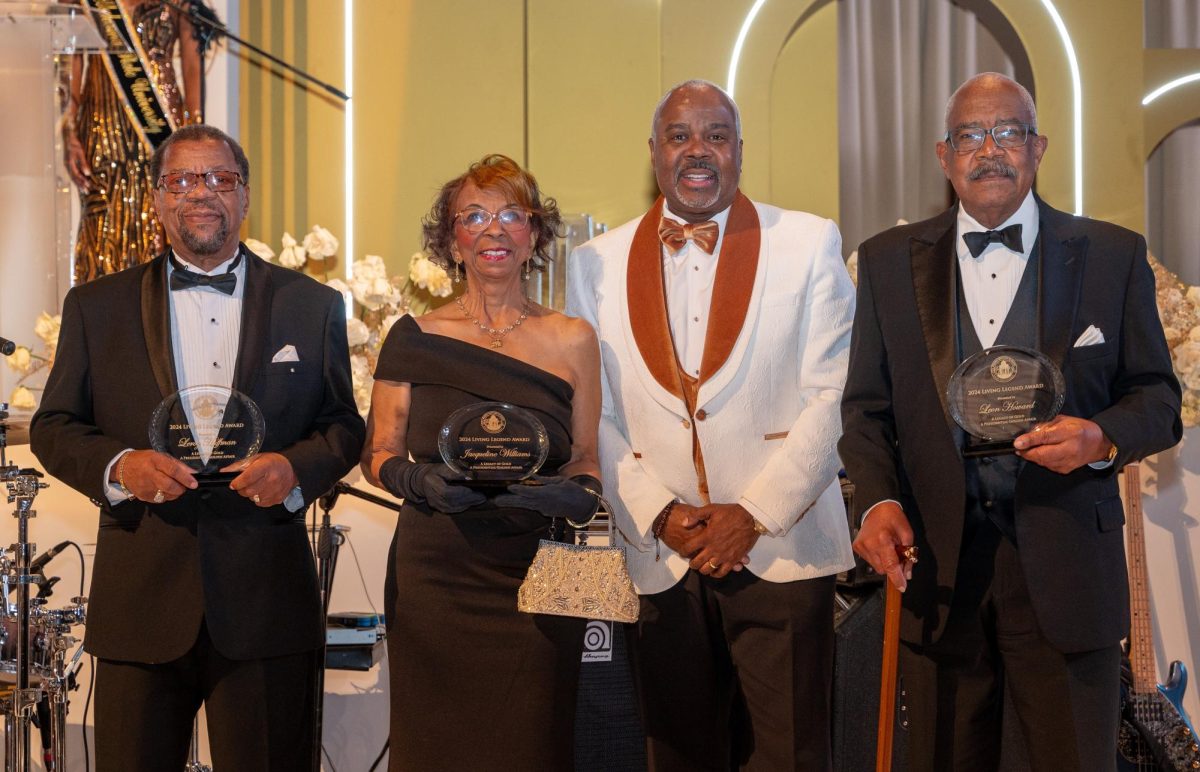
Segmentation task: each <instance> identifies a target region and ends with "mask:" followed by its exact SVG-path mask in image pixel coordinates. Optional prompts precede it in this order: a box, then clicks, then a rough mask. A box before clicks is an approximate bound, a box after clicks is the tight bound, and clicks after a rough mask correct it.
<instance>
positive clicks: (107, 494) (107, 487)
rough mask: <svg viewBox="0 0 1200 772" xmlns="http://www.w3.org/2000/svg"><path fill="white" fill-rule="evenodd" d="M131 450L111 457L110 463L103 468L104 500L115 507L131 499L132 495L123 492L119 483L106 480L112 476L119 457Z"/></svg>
mask: <svg viewBox="0 0 1200 772" xmlns="http://www.w3.org/2000/svg"><path fill="white" fill-rule="evenodd" d="M131 450H133V448H125V450H122V451H121V452H120V453H118V454H117V455H115V456H113V458H112V461H109V462H108V466H106V467H104V498H106V499H108V503H109V504H112V505H113V506H116V505H117V504H121V503H123V502H126V501H129V500H130V499H132V498H133V494H132V493H130V492H129V491H127V490H125V488H123V487H122V486H121V485H120V483H115V482H111V481H110V480H109V479H108V478H109V475H111V474H112V468H113V464H115V463H117V462H118V461H120V460H121V456H123V455H125V454H126V453H128V452H129V451H131Z"/></svg>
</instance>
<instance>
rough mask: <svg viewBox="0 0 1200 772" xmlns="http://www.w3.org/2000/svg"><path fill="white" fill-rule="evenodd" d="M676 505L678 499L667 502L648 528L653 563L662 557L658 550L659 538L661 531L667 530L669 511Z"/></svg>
mask: <svg viewBox="0 0 1200 772" xmlns="http://www.w3.org/2000/svg"><path fill="white" fill-rule="evenodd" d="M678 503H679V499H671V500H670V501H668V502H667V505H666V506H665V507H663V508H662V510H660V511H659V513H658V515H657V516H656V517H655V518H654V524H653V525H651V526H650V535H651V536H653V537H654V562H655V563H657V562H658V561H659V560H660V559H661V557H662V554H661V552H662V551H661V549H660V548H659V545H660V541H659V537H660V536H662V532H663V531H665V530H667V519H668V518H670V517H671V510H672V509H674V508H675V505H676V504H678Z"/></svg>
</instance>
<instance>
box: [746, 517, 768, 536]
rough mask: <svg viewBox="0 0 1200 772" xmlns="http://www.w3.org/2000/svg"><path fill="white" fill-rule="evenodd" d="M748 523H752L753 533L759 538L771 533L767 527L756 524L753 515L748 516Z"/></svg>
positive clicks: (756, 519) (756, 520) (755, 518)
mask: <svg viewBox="0 0 1200 772" xmlns="http://www.w3.org/2000/svg"><path fill="white" fill-rule="evenodd" d="M750 522H752V523H754V532H755V533H756V534H758V535H759V536H769V535H770V533H771V532H770V531H768V530H767V527H766V526H765V525H763V524H762V523H760V522H758V518H757V517H755V516H754V515H751V516H750Z"/></svg>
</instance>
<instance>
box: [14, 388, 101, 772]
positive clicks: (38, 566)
mask: <svg viewBox="0 0 1200 772" xmlns="http://www.w3.org/2000/svg"><path fill="white" fill-rule="evenodd" d="M7 407H8V406H7V405H5V404H0V482H3V483H4V485H5V488H6V489H7V492H8V495H7V500H8V503H10V504H15V505H16V508H15V509H14V511H13V517H15V518H16V519H17V541H16V542H15V543H13V544H12V545H11V546H10V547H9V548H8V549H7V550H6V551H5V552H6V553H8V554H10V555H11V557H8V556H7V555H4V556H0V591H3V593H4V594H3V598H2V603H0V606H2V609H0V616H2V617H3V619H4V621H5V622H6V623H11V625H10V626H9V627H6V628H5V630H4V634H3V636H0V641H3V643H4V644H6V648H7V645H8V644H10V642H9V634H10V632H11V634H12V641H11V651H12V652H13V656H14V660H15V662H14V664H13V666H12V668H11V671H12V675H13V678H14V683H13V686H12V689H11V691H10V692H9V693H8V694H7V695H5V696H3V698H2V699H0V711H2V712H4V714H5V716H4V729H5V737H4V745H5V756H4V770H5V772H29V769H30V761H31V748H30V725H31V723H33V720H34V716H35V715H36V713H37V711H38V708H39V704H42V705H43V706H42V714H43V722H42V723H43V727H42V728H43V731H48V734H49V742H48V743H46V744H47V747H48V750H47V751H46V754H45V768H46V769H47V770H53V769H64V768H65V762H66V735H65V730H66V726H67V723H66V711H67V702H68V699H67V692H68V691H69V690H70V689H71V688H73V685H74V683H75V679H74V677H75V673H76V672H77V671H78V669H79V666H80V665H79V658H80V656H81V655H82V651H83V650H82V647H80V648H78V649H77V650H76V652H75V654H74V655H73V656H72V657H70V659H69V660H68V657H67V652H68V650H69V649H70V648H71V647H72V646H73V645H75V644H76V643H77V641H76V639H75V638H74V637H73V636H71V635H70V631H71V627H72V626H73V625H79V624H84V622H85V617H86V613H85V610H84V606H85V604H86V603H87V599H86V598H83V597H76V598H72V600H71V603H72V605H71V606H69V607H68V608H65V609H47V608H46V607H45V606H46V599H45V598H44V597H39V598H31V597H30V595H29V587H30V585H40V586H41V587H42V588H43V589H45V588H47V586H48V585H52V584H53V582H48V581H47V580H46V578H45V577H44V576H43V575H42V574H41V571H42V568H43V567H44V565H45V563H46V562H47V561H48V560H49V558H50V557H53V555H51V554H50V553H47V555H46V556H43V558H40V559H39V560H38V561H34V560H33V556H34V552H35V551H36V549H37V545H35V544H34V543H32V542H31V541H29V521H30V520H32V519H33V518H34V517H36V516H37V512H36V511H35V510H34V509H33V501H34V499H35V498H36V497H37V493H38V491H39V490H41V489H43V488H46V487H48V485H47V483H44V482H41V481H40V478H41V477H42V476H43V475H42V473H41V472H39V471H37V470H36V469H19V468H17V467H16V466H15V465H10V464H8V463H7V459H6V457H5V447H6V446H7V445H8V443H9V441H10V440H11V439H13V437H12V435H11V434H10V432H12V431H13V430H14V428H15V429H18V430H20V431H23V432H25V433H24V434H23V436H18V437H17V438H16V439H17V441H23V442H27V441H28V433H27V428H28V424H24V425H20V424H19V423H18V422H14V421H10V420H8V412H7ZM10 596H12V597H13V599H12V600H11V601H10ZM0 670H7V667H0ZM35 676H36V678H37V680H36V681H35V680H34V678H35ZM46 719H48V720H46Z"/></svg>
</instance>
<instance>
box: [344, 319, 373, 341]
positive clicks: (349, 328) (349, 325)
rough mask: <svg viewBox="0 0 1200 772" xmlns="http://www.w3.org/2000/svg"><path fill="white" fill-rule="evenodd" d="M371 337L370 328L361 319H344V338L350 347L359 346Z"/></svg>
mask: <svg viewBox="0 0 1200 772" xmlns="http://www.w3.org/2000/svg"><path fill="white" fill-rule="evenodd" d="M370 338H371V328H369V327H367V325H366V323H365V322H363V320H362V319H359V318H357V317H351V318H349V319H347V320H346V340H347V342H348V343H349V344H350V347H351V348H353V347H354V346H361V345H363V344H364V343H366V342H367V341H368V340H370Z"/></svg>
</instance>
